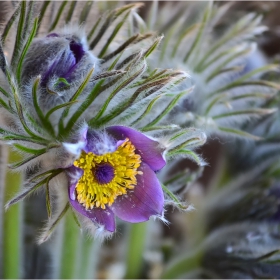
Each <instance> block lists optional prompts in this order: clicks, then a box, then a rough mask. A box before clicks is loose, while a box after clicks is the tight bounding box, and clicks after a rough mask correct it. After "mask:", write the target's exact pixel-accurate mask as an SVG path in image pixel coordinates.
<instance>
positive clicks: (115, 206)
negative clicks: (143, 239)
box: [68, 126, 166, 232]
mask: <svg viewBox="0 0 280 280" xmlns="http://www.w3.org/2000/svg"><path fill="white" fill-rule="evenodd" d="M165 163H166V162H165V160H164V157H163V150H162V149H161V148H160V145H159V143H158V142H157V141H155V140H153V139H150V138H148V137H147V136H145V135H144V134H142V133H140V132H138V131H136V130H134V129H131V128H128V127H125V126H112V127H109V128H107V129H106V130H105V132H102V133H101V132H96V131H88V132H87V144H86V145H85V147H84V149H83V151H82V153H81V155H80V158H79V159H78V160H76V161H75V162H74V165H73V166H71V167H70V168H69V169H68V174H69V178H70V180H69V200H70V203H71V205H72V207H73V208H74V209H75V210H76V211H77V212H78V213H80V214H82V215H83V216H86V217H87V218H89V219H90V220H91V221H92V222H93V223H94V224H95V225H97V226H100V227H104V229H105V230H107V231H109V232H114V231H115V228H116V225H115V216H117V217H119V218H120V219H122V220H124V221H127V222H130V223H139V222H144V221H147V220H148V219H149V218H150V217H151V216H159V217H161V216H162V215H163V204H164V196H163V191H162V188H161V185H160V182H159V181H158V179H157V176H156V174H155V171H158V170H160V169H161V168H163V167H164V165H165Z"/></svg>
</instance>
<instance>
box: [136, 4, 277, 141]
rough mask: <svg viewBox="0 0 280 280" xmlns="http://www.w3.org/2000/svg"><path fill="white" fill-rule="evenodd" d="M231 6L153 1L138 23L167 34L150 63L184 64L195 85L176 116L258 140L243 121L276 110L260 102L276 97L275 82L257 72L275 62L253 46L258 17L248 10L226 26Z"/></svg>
mask: <svg viewBox="0 0 280 280" xmlns="http://www.w3.org/2000/svg"><path fill="white" fill-rule="evenodd" d="M230 7H231V3H227V4H224V5H221V6H217V5H216V4H213V3H212V2H211V1H210V2H207V3H206V2H199V3H180V4H178V5H176V6H174V5H173V4H171V3H166V4H164V5H162V6H161V8H160V9H158V2H157V1H154V2H153V6H152V7H151V9H150V14H149V15H148V19H147V22H148V24H147V25H144V24H143V23H142V21H140V20H139V26H140V30H148V29H153V30H158V31H159V32H160V33H163V34H164V36H165V40H164V41H163V43H162V45H161V51H160V52H158V53H156V57H153V59H154V60H153V63H157V64H159V65H160V66H162V67H171V68H175V69H176V68H179V69H184V70H185V71H186V72H188V73H189V74H190V76H191V77H192V78H193V81H194V85H195V90H194V91H193V94H192V95H190V96H188V98H187V101H186V102H184V103H181V105H180V106H178V107H177V110H180V112H181V113H180V114H176V115H175V116H176V118H177V121H180V122H181V124H182V125H186V126H188V125H189V124H192V125H194V126H198V127H203V129H205V130H206V131H208V133H209V134H212V133H215V134H218V135H224V136H225V135H228V136H235V137H236V136H237V137H242V138H244V137H245V138H250V139H255V140H257V139H260V138H259V137H257V136H255V135H252V134H250V133H249V132H246V130H245V129H244V128H243V125H244V123H246V122H247V121H248V120H251V119H254V118H260V117H263V116H266V115H267V114H271V113H274V112H275V110H276V108H274V107H273V108H262V105H264V104H265V102H266V101H267V100H268V99H270V98H272V97H273V96H275V94H276V93H277V91H278V90H279V83H277V82H272V81H269V80H267V79H265V78H261V75H262V74H263V73H266V72H267V71H275V70H277V69H278V65H274V64H267V63H266V62H265V61H264V60H263V59H262V58H259V56H260V54H259V52H258V51H257V50H256V37H257V36H258V35H259V34H261V33H262V32H263V31H264V30H266V28H265V27H264V26H262V25H261V24H260V23H261V16H259V15H257V14H255V13H250V14H247V15H245V16H243V17H242V18H240V19H239V20H238V21H237V22H232V23H229V24H226V25H225V26H224V25H222V22H223V21H222V19H223V18H224V17H225V16H226V13H230V11H229V9H230ZM256 61H260V63H257V65H255V64H256Z"/></svg>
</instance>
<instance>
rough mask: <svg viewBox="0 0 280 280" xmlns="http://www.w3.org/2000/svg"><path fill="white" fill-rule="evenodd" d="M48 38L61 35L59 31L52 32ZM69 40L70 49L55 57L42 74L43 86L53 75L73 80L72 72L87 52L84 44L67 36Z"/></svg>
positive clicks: (61, 85)
mask: <svg viewBox="0 0 280 280" xmlns="http://www.w3.org/2000/svg"><path fill="white" fill-rule="evenodd" d="M47 37H48V38H53V37H60V36H59V35H58V34H57V33H50V34H49V35H47ZM66 39H67V40H68V41H69V49H70V51H69V50H65V52H64V53H63V54H62V55H61V56H59V57H57V58H56V59H54V61H53V62H52V64H51V65H50V66H49V68H48V69H47V71H46V72H45V73H44V74H43V75H42V82H41V84H42V85H43V86H46V84H47V82H48V80H49V78H50V77H52V76H53V75H56V76H58V77H59V78H64V79H66V80H67V81H68V82H71V80H72V78H73V77H72V73H73V72H74V70H75V68H76V66H77V64H78V63H79V62H80V60H81V59H82V57H83V56H84V54H85V50H84V49H83V45H82V44H81V43H79V42H76V41H75V40H73V39H71V38H66ZM63 86H64V85H63V84H59V85H58V89H60V88H63Z"/></svg>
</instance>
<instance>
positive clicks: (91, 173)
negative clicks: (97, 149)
mask: <svg viewBox="0 0 280 280" xmlns="http://www.w3.org/2000/svg"><path fill="white" fill-rule="evenodd" d="M140 164H141V156H140V155H139V154H136V153H135V147H134V145H133V144H132V143H131V142H130V141H129V139H128V138H126V139H125V140H124V141H122V143H121V144H120V145H119V146H118V148H117V149H116V151H114V152H111V153H105V154H102V155H97V154H94V153H93V152H89V153H86V152H82V154H81V156H80V158H79V159H78V160H76V161H75V162H74V165H75V166H76V167H79V168H81V169H82V170H83V171H84V173H83V175H82V177H81V178H80V179H79V181H78V183H77V186H76V192H77V200H78V202H79V203H80V204H82V205H83V206H84V207H85V208H86V209H87V210H88V209H93V207H101V208H102V209H106V205H108V206H111V205H112V204H113V203H114V201H115V199H116V197H117V196H119V195H124V194H126V193H127V189H134V187H135V185H136V184H137V179H136V175H137V174H142V172H141V171H138V168H139V167H140Z"/></svg>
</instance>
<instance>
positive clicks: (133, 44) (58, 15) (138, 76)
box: [0, 1, 206, 241]
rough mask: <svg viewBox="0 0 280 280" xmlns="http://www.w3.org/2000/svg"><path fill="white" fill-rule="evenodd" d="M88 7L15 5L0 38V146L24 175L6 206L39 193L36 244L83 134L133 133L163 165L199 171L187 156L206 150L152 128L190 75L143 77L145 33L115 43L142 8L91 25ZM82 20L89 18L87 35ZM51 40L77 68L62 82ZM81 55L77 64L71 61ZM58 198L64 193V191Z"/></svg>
mask: <svg viewBox="0 0 280 280" xmlns="http://www.w3.org/2000/svg"><path fill="white" fill-rule="evenodd" d="M92 5H93V4H92V2H82V3H78V2H76V1H74V2H67V1H64V2H61V3H55V2H50V1H46V2H38V3H36V2H33V1H29V2H25V1H22V2H20V3H19V4H18V6H17V7H16V9H15V11H14V13H13V14H12V16H11V18H10V20H9V21H8V23H7V25H6V26H5V28H4V31H3V34H2V40H1V42H2V43H1V46H0V66H1V70H2V72H3V80H4V81H3V83H2V84H1V87H0V92H1V97H0V104H1V108H0V113H1V116H2V119H1V128H0V133H1V140H2V141H3V143H6V144H9V145H11V146H12V147H13V148H15V149H16V150H18V151H19V152H21V153H22V155H23V159H22V160H21V161H19V162H15V163H13V164H12V165H11V166H10V167H11V168H12V169H16V170H18V169H19V170H28V174H29V177H28V179H27V181H26V182H25V188H23V190H22V191H21V192H20V193H19V194H18V195H16V196H15V197H14V198H13V199H11V200H10V201H9V202H8V204H7V207H9V206H11V205H12V204H14V203H17V202H18V201H20V200H22V199H24V198H25V197H26V196H28V195H30V194H32V193H34V192H35V191H36V190H38V189H39V188H41V187H42V186H44V187H45V190H46V192H45V193H46V203H47V209H48V214H49V218H50V221H49V223H48V228H47V229H46V230H47V233H46V234H45V235H44V236H45V237H44V240H43V241H45V240H46V239H47V238H48V237H49V236H50V234H51V232H52V231H53V228H54V227H55V225H56V224H57V223H58V221H59V220H60V219H61V218H62V217H63V216H64V214H65V213H66V211H67V210H68V208H69V203H68V202H67V201H64V202H63V203H60V204H61V205H60V207H59V209H58V210H56V213H55V214H52V213H53V210H52V206H53V203H52V202H51V192H52V189H53V188H52V186H53V183H54V182H55V181H56V180H58V179H59V178H61V181H60V182H63V183H62V184H65V179H63V178H64V176H65V169H66V168H68V167H69V166H71V165H72V164H73V161H74V160H75V158H77V155H78V154H79V153H80V148H79V147H80V146H79V145H80V143H81V141H82V139H81V138H82V137H83V133H84V131H85V130H86V129H87V127H90V128H91V129H96V130H102V129H103V128H105V127H107V126H110V125H114V124H118V125H125V126H130V127H134V128H136V129H137V130H140V131H142V132H145V133H147V134H149V135H150V136H153V137H156V139H158V141H159V143H161V145H162V146H163V147H164V149H165V156H166V157H167V158H174V157H177V156H180V157H186V158H190V159H192V160H194V161H195V162H197V163H198V164H199V165H204V161H203V160H202V159H201V158H200V157H199V156H198V155H197V154H196V153H195V152H194V148H196V147H198V146H200V145H202V144H203V143H204V142H205V140H206V136H205V134H204V133H203V132H202V131H201V130H199V129H195V128H184V129H183V130H181V128H180V126H178V125H177V124H175V123H171V122H168V123H166V122H165V123H162V122H161V121H162V120H163V119H166V118H167V117H168V115H169V113H170V112H171V111H172V108H174V106H175V105H176V104H177V102H178V101H179V100H180V99H181V98H183V97H184V96H185V95H187V94H189V93H190V92H191V91H192V89H193V87H192V84H191V83H190V82H189V81H190V79H189V76H188V75H187V74H186V73H185V72H183V71H179V70H172V69H158V68H155V67H150V68H149V70H147V59H148V57H150V56H151V55H152V53H154V52H155V50H156V49H157V48H158V45H159V44H160V42H161V40H162V37H160V36H156V35H155V34H153V33H151V32H145V33H143V34H134V33H132V34H131V35H128V36H127V35H126V36H124V34H127V31H128V33H131V32H132V31H133V22H131V21H130V19H133V17H134V16H135V15H136V9H137V8H139V7H140V6H141V4H138V3H133V4H128V5H125V6H123V7H120V8H116V9H115V10H112V11H110V12H107V13H106V14H105V15H103V16H97V15H96V14H98V13H97V9H91V8H93V7H92ZM54 11H55V12H54ZM76 11H78V12H79V13H78V14H77V13H75V12H76ZM91 13H92V14H95V16H96V17H95V21H92V20H90V26H88V25H86V22H87V19H89V17H90V15H91ZM36 15H37V16H36ZM70 22H71V24H69V25H67V26H66V27H63V28H62V29H61V28H60V26H62V24H63V23H70ZM75 22H76V23H80V24H81V23H83V25H84V26H83V27H80V26H77V25H75ZM13 30H16V32H13ZM47 34H48V35H47ZM13 35H15V38H13ZM36 36H37V37H36ZM57 37H63V38H66V39H67V40H69V42H70V43H69V44H70V50H71V46H72V48H74V49H73V50H71V51H72V52H73V53H74V55H75V57H76V60H77V61H78V60H79V61H80V59H81V61H80V62H79V64H78V66H77V67H78V68H77V69H78V70H77V71H76V72H73V73H74V74H73V73H72V72H71V75H72V76H71V77H72V78H71V79H68V78H67V77H68V76H67V75H66V76H65V77H66V78H65V77H64V76H63V75H62V76H59V74H57V73H56V72H55V71H54V70H53V65H57V64H59V63H60V61H63V62H64V63H65V64H66V65H67V63H68V62H67V60H64V59H65V57H66V55H65V54H64V53H63V54H62V55H61V56H60V57H59V60H58V61H59V62H58V63H57V61H56V60H55V59H54V58H53V57H56V56H57V54H59V52H60V49H59V47H56V45H59V43H58V41H57V40H56V38H57ZM46 38H47V39H46ZM120 38H121V40H120ZM46 40H47V41H46ZM87 42H88V43H87ZM71 44H72V45H71ZM48 46H50V47H48ZM75 48H76V49H78V50H76V49H75ZM67 51H69V49H67ZM5 53H8V55H5ZM80 53H82V54H83V58H79V55H80ZM84 57H85V58H84ZM61 71H62V72H61V73H64V72H63V71H64V70H63V69H62V70H61ZM71 71H72V70H71ZM45 73H47V74H45ZM48 73H51V74H48ZM166 104H167V105H166ZM54 178H55V179H56V180H53V179H54ZM66 184H67V183H66ZM60 189H62V190H63V191H64V192H65V191H67V187H66V188H65V187H63V188H60ZM169 195H170V191H169ZM171 197H172V195H171ZM41 241H42V240H41Z"/></svg>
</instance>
